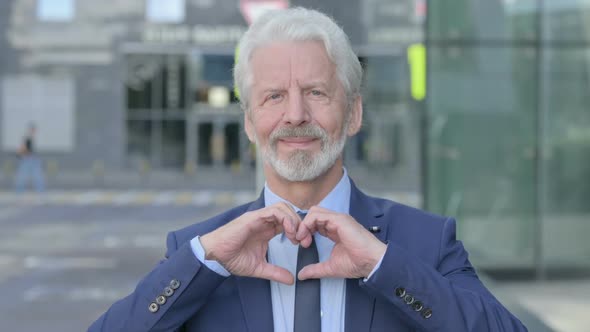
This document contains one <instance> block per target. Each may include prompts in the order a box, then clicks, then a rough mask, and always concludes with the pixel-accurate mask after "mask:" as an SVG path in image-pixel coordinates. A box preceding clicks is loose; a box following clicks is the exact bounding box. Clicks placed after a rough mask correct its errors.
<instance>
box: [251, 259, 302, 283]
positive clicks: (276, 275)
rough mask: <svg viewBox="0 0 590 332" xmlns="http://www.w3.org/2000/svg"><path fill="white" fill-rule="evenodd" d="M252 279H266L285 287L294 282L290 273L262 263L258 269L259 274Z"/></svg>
mask: <svg viewBox="0 0 590 332" xmlns="http://www.w3.org/2000/svg"><path fill="white" fill-rule="evenodd" d="M253 277H258V278H262V279H268V280H272V281H276V282H280V283H283V284H287V285H293V283H294V282H295V280H294V278H293V275H292V274H291V272H289V271H287V270H286V269H284V268H282V267H279V266H276V265H272V264H269V263H262V265H261V267H260V272H259V273H255V274H254V275H253Z"/></svg>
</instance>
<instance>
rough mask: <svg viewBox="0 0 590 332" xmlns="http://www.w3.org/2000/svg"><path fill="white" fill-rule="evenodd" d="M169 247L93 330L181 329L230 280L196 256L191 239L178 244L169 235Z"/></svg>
mask: <svg viewBox="0 0 590 332" xmlns="http://www.w3.org/2000/svg"><path fill="white" fill-rule="evenodd" d="M167 246H168V250H167V253H166V258H165V259H164V260H162V261H161V262H160V263H159V264H158V265H157V266H156V267H155V268H154V269H153V270H152V271H151V272H150V273H149V274H148V275H147V276H146V277H144V278H143V279H142V280H141V281H140V282H139V284H138V285H137V287H136V288H135V290H134V291H133V293H131V294H130V295H128V296H127V297H125V298H123V299H121V300H119V301H117V302H116V303H114V304H113V305H112V306H111V307H110V308H109V309H108V310H107V311H106V312H105V313H104V314H103V315H102V316H100V318H98V320H96V321H95V322H94V323H93V324H92V325H91V326H90V327H89V329H88V331H89V332H99V331H100V332H119V331H120V332H140V331H141V332H143V331H154V332H155V331H178V330H180V328H181V327H182V325H183V324H184V323H185V322H186V321H187V320H188V319H189V318H190V317H191V316H193V315H195V314H196V313H197V312H198V311H199V310H200V308H202V306H203V305H204V304H205V303H206V302H207V298H208V296H209V295H210V294H211V293H212V292H213V291H214V290H215V289H216V288H217V287H218V286H219V285H220V284H221V283H222V282H223V281H224V280H225V279H226V278H225V277H222V276H220V275H219V274H217V273H215V272H213V271H211V270H209V269H208V268H207V267H206V266H205V265H203V264H201V263H200V262H199V261H198V260H197V258H196V257H195V255H194V253H193V251H192V249H191V246H190V242H188V241H187V242H186V243H184V244H182V245H181V246H180V247H177V241H176V236H175V235H174V233H170V234H168V240H167Z"/></svg>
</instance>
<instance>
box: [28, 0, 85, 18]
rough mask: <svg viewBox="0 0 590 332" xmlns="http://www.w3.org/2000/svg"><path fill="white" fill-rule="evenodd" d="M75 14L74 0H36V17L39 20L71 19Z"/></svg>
mask: <svg viewBox="0 0 590 332" xmlns="http://www.w3.org/2000/svg"><path fill="white" fill-rule="evenodd" d="M75 14H76V10H75V3H74V0H37V17H38V18H39V20H41V21H55V22H62V21H71V20H73V19H74V16H75Z"/></svg>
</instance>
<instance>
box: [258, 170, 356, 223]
mask: <svg viewBox="0 0 590 332" xmlns="http://www.w3.org/2000/svg"><path fill="white" fill-rule="evenodd" d="M342 170H343V174H342V178H341V179H340V181H339V182H338V184H336V186H335V187H334V189H332V191H330V193H328V195H327V196H326V197H324V199H322V201H321V202H320V204H318V205H319V206H321V207H323V208H325V209H328V210H332V211H334V212H338V213H346V214H348V213H349V210H350V179H349V178H348V172H347V171H346V168H344V167H343V168H342ZM279 202H286V203H288V204H289V205H291V206H292V207H293V209H295V211H296V212H307V211H306V210H302V209H300V208H298V207H297V206H295V205H294V204H293V203H291V202H289V201H287V200H286V199H283V198H282V197H280V196H278V195H277V194H275V193H273V192H272V190H270V188H269V187H268V184H266V183H265V184H264V206H271V205H273V204H276V203H279Z"/></svg>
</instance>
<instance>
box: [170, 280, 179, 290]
mask: <svg viewBox="0 0 590 332" xmlns="http://www.w3.org/2000/svg"><path fill="white" fill-rule="evenodd" d="M179 287H180V281H178V280H176V279H172V281H170V288H172V289H173V290H177V289H178V288H179Z"/></svg>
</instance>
